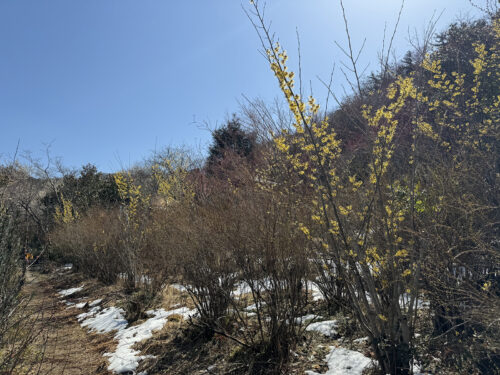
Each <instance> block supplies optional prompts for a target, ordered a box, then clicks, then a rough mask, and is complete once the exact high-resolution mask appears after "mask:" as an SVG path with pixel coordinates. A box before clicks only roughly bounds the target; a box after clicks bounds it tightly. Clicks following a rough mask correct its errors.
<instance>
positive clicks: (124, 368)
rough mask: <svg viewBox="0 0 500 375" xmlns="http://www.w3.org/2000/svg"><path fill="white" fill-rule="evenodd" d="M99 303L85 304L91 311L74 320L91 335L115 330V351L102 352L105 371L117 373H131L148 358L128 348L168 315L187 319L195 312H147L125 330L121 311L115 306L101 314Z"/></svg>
mask: <svg viewBox="0 0 500 375" xmlns="http://www.w3.org/2000/svg"><path fill="white" fill-rule="evenodd" d="M100 302H101V300H95V301H93V302H91V303H90V304H89V306H92V305H93V306H92V308H91V309H90V310H89V311H88V312H86V313H83V314H80V315H78V317H77V318H78V321H79V322H80V324H81V326H82V327H87V328H89V329H90V330H91V331H93V332H98V333H105V332H111V331H116V333H115V339H116V340H117V341H118V345H117V347H116V350H115V351H114V352H113V353H105V354H104V356H106V357H109V366H108V370H110V371H113V372H115V373H117V374H122V373H135V370H136V368H137V366H139V362H140V361H141V360H143V359H146V358H151V357H152V356H144V355H140V352H139V351H137V350H134V349H132V347H133V346H134V345H135V344H136V343H138V342H141V341H143V340H146V339H149V338H151V337H152V336H153V332H154V331H157V330H159V329H161V328H162V327H163V326H164V325H165V323H166V322H167V321H168V318H169V317H170V316H171V315H181V316H182V317H183V318H185V319H186V318H188V317H190V316H193V315H195V314H196V310H190V309H188V308H187V307H181V308H178V309H175V310H170V311H165V310H163V309H159V310H149V311H147V312H146V313H147V314H148V315H149V316H152V317H151V318H149V319H148V320H146V321H145V322H143V323H141V324H138V325H136V326H133V327H127V325H128V322H127V321H126V320H125V318H124V317H123V316H124V314H125V311H124V310H123V309H121V308H117V307H108V308H106V309H104V310H102V311H101V307H100V306H95V305H97V304H99V303H100Z"/></svg>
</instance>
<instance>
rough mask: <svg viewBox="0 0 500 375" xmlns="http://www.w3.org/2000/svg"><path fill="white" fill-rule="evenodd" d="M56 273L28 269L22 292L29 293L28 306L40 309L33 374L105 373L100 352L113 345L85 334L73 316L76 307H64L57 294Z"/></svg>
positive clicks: (106, 337) (108, 338)
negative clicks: (38, 359) (38, 355)
mask: <svg viewBox="0 0 500 375" xmlns="http://www.w3.org/2000/svg"><path fill="white" fill-rule="evenodd" d="M57 280H58V276H57V275H54V274H52V275H46V274H41V273H38V272H28V275H27V282H26V285H25V290H24V292H25V293H26V294H31V295H32V296H33V297H32V301H31V308H32V309H33V310H34V312H41V313H42V315H40V319H39V320H38V321H37V322H36V323H35V329H37V330H38V329H40V330H41V332H40V334H39V335H38V337H37V342H36V345H35V348H36V350H40V351H43V352H44V355H43V357H44V360H43V363H42V365H41V368H39V369H38V368H37V369H34V370H33V373H39V374H44V375H45V374H54V375H63V374H64V375H89V374H99V375H107V374H110V372H108V371H107V361H106V359H105V358H104V357H103V354H104V353H105V352H107V351H109V350H110V349H112V347H113V346H114V345H115V343H114V341H113V339H112V337H111V336H109V335H95V334H88V333H87V330H85V329H83V328H82V327H81V326H80V325H79V324H78V321H77V319H76V315H77V314H79V313H80V311H78V310H77V309H74V308H70V309H68V308H67V306H66V305H65V304H64V303H61V298H59V297H58V295H57V286H58V285H57V284H58V283H57Z"/></svg>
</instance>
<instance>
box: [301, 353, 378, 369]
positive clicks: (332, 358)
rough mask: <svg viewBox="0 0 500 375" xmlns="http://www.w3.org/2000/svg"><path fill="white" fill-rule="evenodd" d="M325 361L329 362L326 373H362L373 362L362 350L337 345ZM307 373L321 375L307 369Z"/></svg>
mask: <svg viewBox="0 0 500 375" xmlns="http://www.w3.org/2000/svg"><path fill="white" fill-rule="evenodd" d="M325 361H326V362H327V364H328V371H327V372H326V373H325V374H324V375H362V373H363V371H364V370H365V369H367V368H368V367H370V366H371V363H372V361H371V359H370V358H368V357H365V356H364V355H363V354H361V353H360V352H356V351H353V350H348V349H346V348H336V347H331V351H330V353H329V354H328V355H327V356H326V358H325ZM306 374H307V375H319V374H318V373H317V372H314V371H306Z"/></svg>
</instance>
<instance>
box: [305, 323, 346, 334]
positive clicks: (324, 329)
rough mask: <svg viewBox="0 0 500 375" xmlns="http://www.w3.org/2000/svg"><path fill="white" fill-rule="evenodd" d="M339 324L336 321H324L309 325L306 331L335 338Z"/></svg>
mask: <svg viewBox="0 0 500 375" xmlns="http://www.w3.org/2000/svg"><path fill="white" fill-rule="evenodd" d="M338 326H339V323H338V321H337V320H325V321H323V322H316V323H311V324H309V325H308V326H307V328H306V331H309V332H311V331H314V332H319V333H321V334H323V335H325V336H329V337H331V336H336V335H337V330H336V328H338Z"/></svg>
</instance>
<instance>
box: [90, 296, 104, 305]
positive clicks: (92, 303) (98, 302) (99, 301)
mask: <svg viewBox="0 0 500 375" xmlns="http://www.w3.org/2000/svg"><path fill="white" fill-rule="evenodd" d="M101 302H102V299H100V298H99V299H96V300H95V301H92V302H89V306H90V307H94V306H97V305H98V304H100V303H101Z"/></svg>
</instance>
